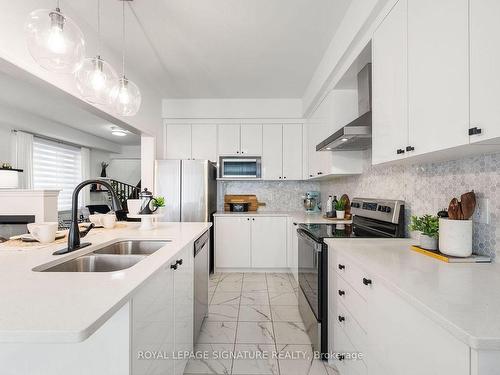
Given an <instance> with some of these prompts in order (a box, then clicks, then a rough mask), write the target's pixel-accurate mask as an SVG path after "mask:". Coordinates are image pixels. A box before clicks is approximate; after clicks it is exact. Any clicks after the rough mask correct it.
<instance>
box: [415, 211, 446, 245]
mask: <svg viewBox="0 0 500 375" xmlns="http://www.w3.org/2000/svg"><path fill="white" fill-rule="evenodd" d="M409 229H410V230H411V231H417V232H420V240H419V246H420V247H421V248H422V249H426V250H437V249H438V237H439V218H438V217H437V216H432V215H424V216H420V217H419V216H412V217H411V223H410V225H409Z"/></svg>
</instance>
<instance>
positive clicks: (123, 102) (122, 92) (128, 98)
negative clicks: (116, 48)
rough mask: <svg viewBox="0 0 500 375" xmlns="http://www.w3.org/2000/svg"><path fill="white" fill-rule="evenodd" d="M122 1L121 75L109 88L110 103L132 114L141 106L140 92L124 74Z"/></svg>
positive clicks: (129, 114)
mask: <svg viewBox="0 0 500 375" xmlns="http://www.w3.org/2000/svg"><path fill="white" fill-rule="evenodd" d="M121 1H122V76H121V77H120V79H118V80H117V81H116V82H115V85H114V86H113V88H112V89H111V95H110V97H109V99H110V105H111V106H112V107H113V108H114V110H115V112H116V113H117V114H119V115H122V116H134V115H135V114H136V113H137V112H138V111H139V108H140V106H141V100H142V98H141V92H140V90H139V88H138V87H137V85H136V84H135V83H134V82H132V81H130V80H129V79H128V78H127V77H126V76H125V1H131V0H121Z"/></svg>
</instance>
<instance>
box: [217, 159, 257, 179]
mask: <svg viewBox="0 0 500 375" xmlns="http://www.w3.org/2000/svg"><path fill="white" fill-rule="evenodd" d="M219 178H237V179H240V178H243V179H245V178H248V179H252V178H261V158H260V156H247V157H245V156H244V157H241V156H221V157H220V158H219Z"/></svg>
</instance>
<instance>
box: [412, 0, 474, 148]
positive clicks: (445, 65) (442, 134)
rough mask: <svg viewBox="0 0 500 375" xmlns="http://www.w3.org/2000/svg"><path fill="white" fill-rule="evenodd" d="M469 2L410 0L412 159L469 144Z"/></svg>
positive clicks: (459, 0)
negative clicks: (415, 156) (413, 156)
mask: <svg viewBox="0 0 500 375" xmlns="http://www.w3.org/2000/svg"><path fill="white" fill-rule="evenodd" d="M468 9H469V8H468V0H439V1H435V0H408V92H409V94H408V103H409V107H408V108H409V118H408V120H409V140H410V142H409V143H410V144H409V146H411V147H414V149H415V150H414V151H410V152H409V155H408V156H411V155H418V154H424V153H428V152H432V151H438V150H444V149H447V148H451V147H455V146H460V145H464V144H466V143H469V135H468V129H469V110H468V108H469V70H468V55H469V52H468V37H469V35H468V13H469V12H468Z"/></svg>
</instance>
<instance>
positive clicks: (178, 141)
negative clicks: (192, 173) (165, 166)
mask: <svg viewBox="0 0 500 375" xmlns="http://www.w3.org/2000/svg"><path fill="white" fill-rule="evenodd" d="M166 133H167V134H166V137H167V141H166V147H167V150H166V155H165V157H166V158H167V159H191V125H189V124H168V125H167V126H166Z"/></svg>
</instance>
